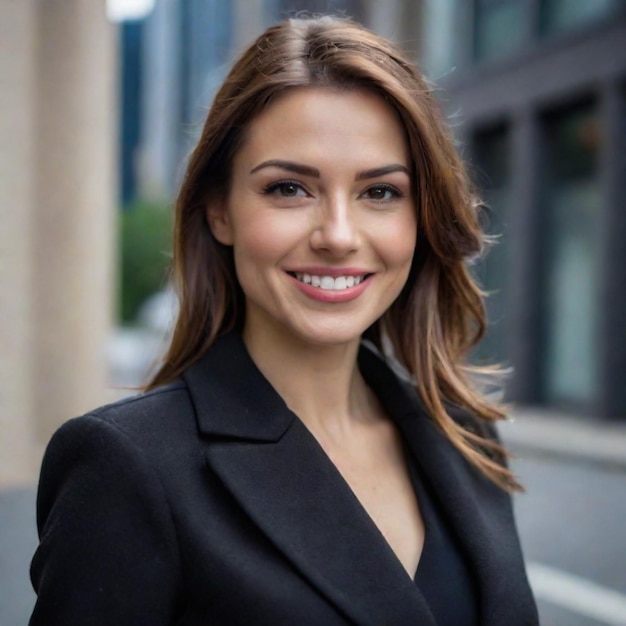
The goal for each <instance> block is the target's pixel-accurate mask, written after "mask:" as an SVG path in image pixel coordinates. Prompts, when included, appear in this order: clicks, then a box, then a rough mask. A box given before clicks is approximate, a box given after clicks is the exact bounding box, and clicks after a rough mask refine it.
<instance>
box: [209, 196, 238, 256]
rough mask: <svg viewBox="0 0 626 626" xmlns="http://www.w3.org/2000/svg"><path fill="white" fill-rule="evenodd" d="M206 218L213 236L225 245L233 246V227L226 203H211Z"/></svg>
mask: <svg viewBox="0 0 626 626" xmlns="http://www.w3.org/2000/svg"><path fill="white" fill-rule="evenodd" d="M206 219H207V222H208V224H209V229H210V230H211V234H212V235H213V237H215V239H217V241H219V242H220V243H221V244H224V245H225V246H232V245H233V229H232V225H231V223H230V216H229V215H228V210H227V208H226V205H225V203H222V202H219V203H218V202H216V203H212V204H210V205H209V206H208V207H207V210H206Z"/></svg>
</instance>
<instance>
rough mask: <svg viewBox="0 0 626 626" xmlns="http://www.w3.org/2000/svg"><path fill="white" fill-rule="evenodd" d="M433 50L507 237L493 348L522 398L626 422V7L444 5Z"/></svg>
mask: <svg viewBox="0 0 626 626" xmlns="http://www.w3.org/2000/svg"><path fill="white" fill-rule="evenodd" d="M424 20H425V22H424V26H425V28H424V33H425V39H424V40H423V48H422V54H423V59H424V65H425V67H426V68H427V71H428V73H429V75H430V76H431V77H432V78H433V79H434V80H435V81H436V82H437V83H438V84H439V85H441V86H442V87H443V94H445V95H444V96H443V98H444V102H445V105H446V107H447V108H448V109H449V111H450V113H451V115H452V119H453V121H454V122H455V125H457V132H458V135H459V139H460V141H461V143H462V144H463V145H464V146H465V149H466V155H467V156H468V158H469V159H470V161H471V162H472V165H473V169H474V171H475V177H476V179H477V180H478V182H479V185H480V186H481V187H482V188H483V189H484V190H485V196H486V200H487V203H488V204H489V205H490V207H491V210H490V211H489V213H488V219H489V223H490V230H491V231H492V232H493V233H497V234H499V235H500V242H499V244H498V245H497V246H496V247H495V248H494V249H493V251H492V253H491V255H490V256H488V257H487V259H486V261H485V262H484V264H483V266H482V267H481V268H480V269H479V272H480V274H481V276H482V278H483V279H484V284H485V287H486V289H487V290H488V291H490V292H492V296H491V298H490V302H489V312H490V317H491V321H492V324H491V327H490V331H489V335H488V337H487V339H486V341H485V344H484V346H482V347H481V350H479V354H480V355H482V356H488V357H490V358H491V357H495V358H497V359H499V360H501V361H503V362H505V363H510V364H512V365H513V367H514V370H515V375H514V377H513V379H512V381H511V384H510V389H509V393H510V397H511V398H512V399H514V400H516V401H519V402H522V403H531V404H539V405H545V406H548V407H555V408H565V409H568V410H571V411H574V412H578V413H585V414H590V413H591V414H594V415H598V416H603V417H624V416H626V385H624V383H623V375H624V372H625V371H626V245H624V236H625V235H626V211H625V208H626V207H625V205H624V198H625V197H626V189H625V184H626V144H625V142H626V132H625V131H626V128H625V102H626V45H625V44H624V42H626V5H625V3H624V2H623V1H621V0H597V1H596V0H594V1H593V2H569V1H567V0H530V1H529V2H519V1H518V0H473V1H469V0H430V1H429V2H426V3H425V7H424Z"/></svg>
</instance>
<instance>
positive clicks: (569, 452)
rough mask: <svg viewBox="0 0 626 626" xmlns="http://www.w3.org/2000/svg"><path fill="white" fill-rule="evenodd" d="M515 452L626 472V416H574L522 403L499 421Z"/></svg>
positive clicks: (508, 442)
mask: <svg viewBox="0 0 626 626" xmlns="http://www.w3.org/2000/svg"><path fill="white" fill-rule="evenodd" d="M499 432H500V435H501V436H502V439H503V441H504V442H505V443H506V444H507V445H508V446H509V448H510V449H511V450H512V452H513V453H514V454H519V455H523V456H528V455H529V454H531V455H543V456H552V457H563V458H567V459H570V460H576V461H580V462H585V463H593V464H600V465H603V466H606V467H609V468H612V469H616V470H619V471H623V472H626V416H624V417H623V418H622V419H615V420H611V421H608V420H605V419H601V418H597V417H590V416H580V417H574V416H572V415H569V414H564V413H559V412H557V411H550V410H546V409H543V408H538V407H518V408H516V409H514V411H513V414H512V418H511V419H510V420H508V421H506V422H503V423H501V424H499Z"/></svg>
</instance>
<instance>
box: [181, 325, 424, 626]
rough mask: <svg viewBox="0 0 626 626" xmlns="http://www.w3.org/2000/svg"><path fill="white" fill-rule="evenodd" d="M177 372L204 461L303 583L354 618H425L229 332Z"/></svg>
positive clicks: (393, 561)
mask: <svg viewBox="0 0 626 626" xmlns="http://www.w3.org/2000/svg"><path fill="white" fill-rule="evenodd" d="M184 378H185V379H186V381H187V384H188V386H189V389H190V393H191V396H192V400H193V402H194V405H195V407H196V411H197V417H198V423H199V428H200V430H201V432H202V433H203V435H205V436H206V437H207V448H206V450H207V451H206V457H207V461H208V463H209V464H210V466H211V468H212V469H213V471H214V472H215V473H216V474H217V475H218V476H219V477H220V479H221V481H222V482H223V484H224V485H225V486H226V487H227V489H229V491H230V492H231V493H232V495H233V496H234V497H235V498H236V500H237V501H238V502H239V504H240V506H241V508H242V509H243V510H244V511H245V512H246V513H247V515H249V517H250V518H251V519H252V520H253V521H254V522H255V523H256V524H257V525H258V527H259V528H260V529H261V530H262V531H263V532H264V533H265V534H266V535H267V536H268V537H269V539H270V540H271V541H272V542H273V543H274V544H275V545H276V546H277V547H278V548H279V549H280V550H281V551H282V552H283V553H284V555H285V556H286V557H287V558H288V559H289V560H290V561H291V562H292V563H293V564H294V565H295V566H296V567H297V568H298V569H299V570H300V572H301V573H302V574H303V575H304V576H305V577H307V579H308V580H309V581H310V582H311V584H312V585H313V586H315V587H316V588H317V589H318V590H319V591H320V592H321V593H322V594H324V595H325V596H326V597H327V598H328V599H329V600H330V601H331V602H333V603H334V604H335V606H337V607H338V608H339V609H340V611H341V612H342V613H343V614H344V615H345V616H346V617H348V619H349V620H352V621H354V622H356V623H358V624H371V625H374V624H376V625H381V624H397V625H403V624H414V623H419V624H423V625H424V626H434V620H433V618H432V615H431V613H430V611H429V609H428V607H427V605H426V603H425V601H424V599H423V597H422V596H421V594H420V593H419V591H418V590H417V588H416V586H415V584H414V583H413V581H412V580H411V579H410V578H409V576H407V574H406V572H405V570H404V569H403V567H402V565H401V564H400V562H399V561H398V559H397V558H396V557H395V555H394V554H393V552H392V551H391V548H390V547H389V546H388V544H387V543H386V541H385V540H384V538H383V537H382V535H381V534H380V532H379V531H378V529H377V528H376V526H375V524H374V522H373V521H372V520H371V519H370V518H369V516H368V515H367V513H366V512H365V510H364V509H363V507H362V506H361V505H360V503H359V502H358V500H357V498H356V497H355V496H354V494H353V492H352V491H351V490H350V488H349V487H348V485H347V484H346V482H345V481H344V480H343V478H342V477H341V475H340V474H339V472H338V471H337V469H336V468H335V467H334V465H333V464H332V463H331V461H330V460H329V459H328V457H327V456H326V454H325V453H324V452H323V450H322V449H321V447H320V446H319V445H318V443H317V441H316V440H315V438H314V437H313V436H312V435H311V434H310V433H309V431H308V430H307V429H306V427H305V426H304V425H303V424H302V422H301V421H300V420H299V419H298V418H297V417H296V416H295V415H294V414H293V413H292V412H291V411H290V410H289V409H288V408H287V406H286V405H285V404H284V402H283V401H282V399H281V398H280V396H279V395H278V394H277V393H276V392H275V390H274V389H273V388H272V387H271V385H270V384H269V382H268V381H267V380H266V379H265V378H264V377H263V376H262V374H261V373H260V372H259V370H258V369H257V368H256V366H255V365H254V363H253V362H252V360H251V359H250V357H249V355H248V353H247V351H246V349H245V346H244V345H243V342H242V340H241V338H240V337H239V336H238V335H234V334H231V335H227V336H225V337H223V338H222V339H220V340H218V342H216V344H214V345H213V346H212V348H211V350H210V351H209V353H207V355H206V356H205V357H204V358H203V359H202V360H201V361H200V362H198V363H197V364H196V365H194V366H193V367H192V368H190V369H189V370H188V371H187V372H186V373H185V375H184Z"/></svg>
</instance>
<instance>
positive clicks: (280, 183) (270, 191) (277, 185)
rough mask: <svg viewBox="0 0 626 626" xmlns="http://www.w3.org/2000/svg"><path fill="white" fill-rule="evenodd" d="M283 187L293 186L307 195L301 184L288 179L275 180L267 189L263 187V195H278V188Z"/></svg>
mask: <svg viewBox="0 0 626 626" xmlns="http://www.w3.org/2000/svg"><path fill="white" fill-rule="evenodd" d="M285 185H293V186H294V187H296V188H297V189H298V190H299V191H304V193H306V194H307V195H309V193H308V191H307V190H306V189H305V188H304V187H303V186H302V184H301V183H299V182H298V181H297V180H289V179H285V180H277V181H276V182H274V183H270V184H269V185H268V186H267V187H265V189H263V193H264V194H266V195H268V196H271V195H272V194H276V193H278V191H279V190H280V188H281V187H283V186H285ZM283 197H286V198H289V197H294V198H295V197H296V196H283Z"/></svg>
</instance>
